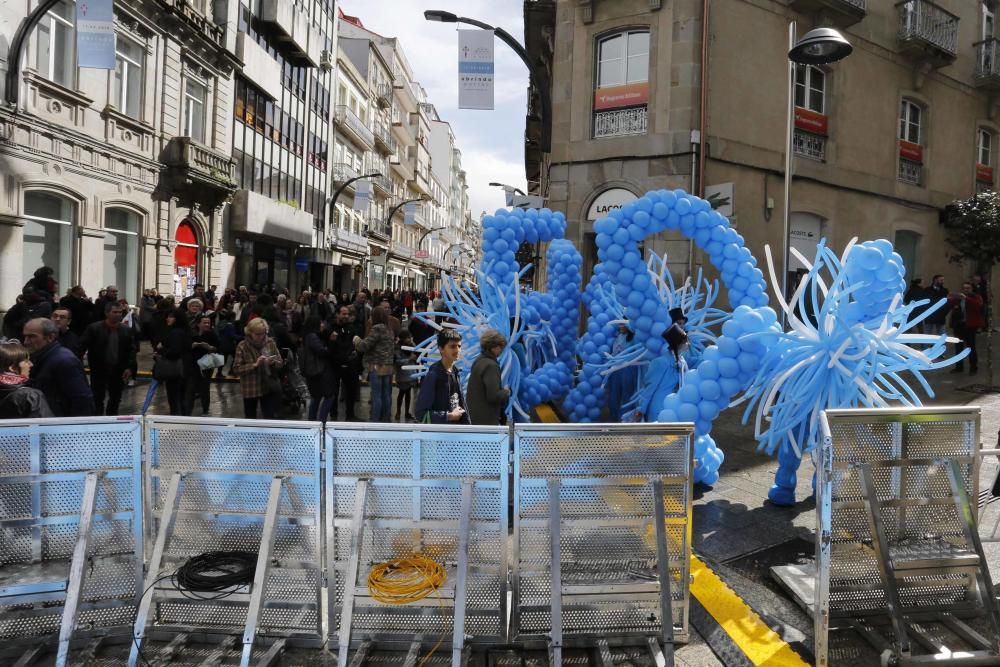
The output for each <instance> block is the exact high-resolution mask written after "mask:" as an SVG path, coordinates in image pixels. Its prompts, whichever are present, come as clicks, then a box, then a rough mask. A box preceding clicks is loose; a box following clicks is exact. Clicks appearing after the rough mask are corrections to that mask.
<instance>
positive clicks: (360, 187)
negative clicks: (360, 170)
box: [354, 179, 372, 213]
mask: <svg viewBox="0 0 1000 667" xmlns="http://www.w3.org/2000/svg"><path fill="white" fill-rule="evenodd" d="M371 191H372V184H371V183H370V182H369V181H368V180H367V179H361V180H360V181H357V182H355V184H354V210H355V211H361V212H362V213H365V212H367V211H368V202H369V201H370V200H371Z"/></svg>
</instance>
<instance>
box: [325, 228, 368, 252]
mask: <svg viewBox="0 0 1000 667" xmlns="http://www.w3.org/2000/svg"><path fill="white" fill-rule="evenodd" d="M329 238H330V245H332V246H333V247H334V248H335V249H337V250H339V251H340V252H346V253H350V254H354V255H365V254H367V253H368V240H367V239H365V237H364V236H362V235H361V234H355V233H354V232H349V231H347V230H346V229H340V228H339V227H334V228H333V229H331V230H330V233H329Z"/></svg>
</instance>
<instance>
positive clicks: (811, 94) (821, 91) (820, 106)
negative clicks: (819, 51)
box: [795, 65, 826, 114]
mask: <svg viewBox="0 0 1000 667" xmlns="http://www.w3.org/2000/svg"><path fill="white" fill-rule="evenodd" d="M795 106H797V107H801V108H803V109H809V110H810V111H815V112H816V113H822V114H825V113H826V73H825V72H823V70H821V69H820V68H818V67H813V66H812V65H796V66H795Z"/></svg>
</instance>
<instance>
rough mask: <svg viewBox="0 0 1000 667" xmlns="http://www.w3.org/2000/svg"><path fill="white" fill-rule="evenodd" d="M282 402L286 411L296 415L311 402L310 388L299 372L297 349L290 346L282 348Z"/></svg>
mask: <svg viewBox="0 0 1000 667" xmlns="http://www.w3.org/2000/svg"><path fill="white" fill-rule="evenodd" d="M281 358H282V359H284V362H285V363H284V365H283V366H282V367H281V375H280V379H281V403H282V406H284V408H285V411H286V412H292V413H294V415H295V416H296V417H298V416H299V414H300V413H301V412H302V410H303V409H304V408H305V406H306V405H307V404H308V403H309V398H310V396H309V388H308V387H307V386H306V381H305V378H303V377H302V373H301V372H299V363H298V359H297V355H296V354H295V351H294V350H292V349H291V348H288V347H283V348H281Z"/></svg>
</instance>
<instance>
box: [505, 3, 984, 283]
mask: <svg viewBox="0 0 1000 667" xmlns="http://www.w3.org/2000/svg"><path fill="white" fill-rule="evenodd" d="M993 6H994V3H993V2H981V1H979V0H976V1H973V0H939V2H937V3H934V2H930V1H928V0H908V1H907V2H901V3H888V2H885V3H883V2H874V1H873V0H867V1H866V0H674V1H672V2H669V3H668V2H659V1H658V0H614V1H611V0H528V1H526V2H525V3H524V16H525V39H526V44H527V48H528V51H529V54H530V55H531V56H532V57H533V58H535V59H537V60H538V61H540V62H542V63H544V65H545V66H546V68H547V69H548V71H549V74H550V79H551V81H552V85H551V95H552V105H553V109H554V113H553V123H552V130H553V140H552V150H551V151H550V152H542V151H541V150H540V148H539V141H540V137H541V118H540V105H539V97H538V95H537V92H536V94H534V95H533V96H532V100H531V103H530V108H529V113H528V121H527V127H526V147H525V148H526V151H525V167H526V172H527V178H528V181H529V183H531V182H532V181H538V185H537V186H536V192H537V193H539V194H544V195H545V196H547V197H548V198H549V202H550V206H551V207H552V208H553V209H558V210H561V211H564V212H565V213H566V215H567V218H568V220H569V221H570V224H569V230H568V232H567V233H568V235H569V237H570V238H571V239H573V240H575V241H576V242H578V243H579V244H580V247H581V248H582V251H583V253H584V256H585V262H586V266H585V277H589V272H590V268H591V267H592V265H593V262H594V260H595V257H596V251H595V249H594V245H593V238H594V237H593V234H592V232H593V230H592V222H593V220H595V219H596V218H598V217H601V216H602V215H606V213H607V211H608V210H610V209H611V208H614V207H616V206H621V205H622V204H623V203H626V202H627V201H629V200H631V199H632V198H634V197H636V196H641V195H642V194H643V193H644V192H646V191H648V190H652V189H658V188H684V189H685V190H688V191H692V192H695V193H697V194H701V195H705V194H713V193H717V194H719V195H720V196H722V197H724V198H728V200H729V201H728V207H727V208H725V209H724V212H725V213H727V215H729V216H730V218H731V220H732V222H733V224H734V225H735V226H736V228H737V229H738V230H739V231H740V233H741V234H743V236H744V237H745V238H746V240H747V243H748V245H749V246H750V248H751V249H752V250H753V252H754V254H755V255H756V256H757V258H758V259H759V260H761V261H763V258H764V246H765V245H770V246H771V248H772V251H773V252H774V254H775V255H776V256H779V257H780V248H781V246H782V244H783V238H782V236H783V231H782V230H783V225H782V219H783V214H784V211H783V208H782V206H783V205H782V192H783V174H784V153H785V149H784V145H785V141H786V140H785V136H786V120H785V119H786V108H787V106H786V105H787V99H788V69H787V68H788V61H787V59H786V53H787V51H788V27H789V22H790V21H795V22H796V25H797V30H798V35H800V36H801V35H803V34H805V32H807V31H808V30H810V29H812V28H813V27H817V26H823V25H832V26H834V27H837V28H839V29H841V30H842V31H843V33H844V34H845V36H846V37H847V39H848V40H849V41H850V42H851V43H852V44H853V47H854V52H853V54H852V55H850V56H849V57H848V58H847V59H845V60H843V61H841V62H839V63H836V64H833V65H830V66H825V67H801V66H800V67H798V68H797V70H796V74H795V95H796V97H795V106H796V109H795V136H794V167H793V175H794V180H793V184H792V189H791V207H790V210H791V215H790V218H791V224H790V230H789V231H790V233H789V236H790V239H789V241H790V245H791V246H792V247H796V248H799V249H801V250H806V251H807V252H806V254H807V255H809V254H811V253H812V252H814V248H815V242H816V241H817V240H818V239H819V238H826V239H827V240H828V243H829V244H830V245H831V246H832V247H834V248H835V249H838V251H839V250H840V249H842V248H843V247H844V246H845V245H846V244H847V243H848V242H849V241H850V239H851V238H853V237H859V238H860V239H862V240H864V239H872V238H887V239H890V240H891V241H893V242H894V244H895V246H896V248H897V250H898V251H899V252H900V254H901V255H902V256H903V258H904V261H905V263H906V267H907V276H908V277H922V278H924V280H925V283H929V281H930V278H931V276H932V275H933V274H936V273H942V274H944V275H945V276H946V281H947V284H948V285H949V286H951V287H954V288H957V287H958V283H959V282H960V281H961V279H962V278H963V277H964V276H966V275H968V273H969V272H971V271H972V270H973V267H968V266H960V265H955V264H950V263H949V262H948V260H947V257H946V254H947V244H946V241H945V233H944V228H943V225H942V224H941V223H940V215H941V212H942V210H943V208H944V207H945V206H946V205H947V204H948V203H949V202H950V201H952V200H954V199H956V198H965V197H968V196H970V195H971V194H973V193H974V192H975V191H977V190H981V189H992V188H993V187H994V185H995V173H994V170H995V168H996V160H997V157H996V156H997V151H998V149H1000V147H998V144H997V140H998V137H1000V124H998V122H997V120H996V107H995V105H994V101H995V93H996V91H997V90H998V86H1000V52H998V49H997V44H998V43H1000V42H998V40H997V37H996V32H995V30H996V26H995V19H994V14H993V9H992V7H993ZM706 14H707V18H708V20H707V24H706V22H705V17H706ZM706 38H707V39H706ZM703 44H704V46H705V48H704V49H703ZM706 74H707V75H706ZM646 247H648V248H653V249H654V250H656V251H657V252H661V253H662V252H666V253H667V254H668V256H669V260H670V263H671V267H672V270H673V272H674V274H675V275H677V276H679V277H683V276H684V275H687V274H688V273H689V272H690V271H691V270H696V269H697V268H698V266H700V265H701V264H703V263H704V264H707V258H705V257H703V256H702V255H701V253H700V252H698V251H697V250H696V249H692V248H691V246H690V244H689V243H688V241H687V240H686V239H683V238H681V237H679V236H678V235H671V234H663V235H660V236H658V237H657V238H655V239H651V240H649V241H648V242H647V244H646ZM796 267H797V262H796V261H795V260H794V259H793V260H792V262H791V264H790V267H789V268H790V269H791V270H794V269H795V268H796ZM779 270H780V267H779Z"/></svg>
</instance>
